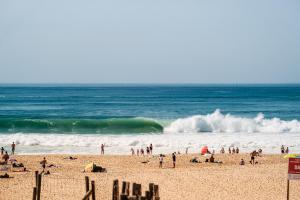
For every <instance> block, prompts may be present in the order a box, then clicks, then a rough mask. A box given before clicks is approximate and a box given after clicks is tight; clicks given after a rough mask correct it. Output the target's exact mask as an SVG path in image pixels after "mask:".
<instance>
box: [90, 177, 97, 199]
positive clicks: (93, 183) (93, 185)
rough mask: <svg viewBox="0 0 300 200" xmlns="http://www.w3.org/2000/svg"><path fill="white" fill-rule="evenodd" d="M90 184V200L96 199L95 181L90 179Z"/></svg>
mask: <svg viewBox="0 0 300 200" xmlns="http://www.w3.org/2000/svg"><path fill="white" fill-rule="evenodd" d="M91 184H92V200H96V193H95V181H91Z"/></svg>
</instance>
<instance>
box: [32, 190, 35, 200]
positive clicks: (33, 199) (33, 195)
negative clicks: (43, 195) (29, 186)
mask: <svg viewBox="0 0 300 200" xmlns="http://www.w3.org/2000/svg"><path fill="white" fill-rule="evenodd" d="M32 200H36V187H34V188H33V194H32Z"/></svg>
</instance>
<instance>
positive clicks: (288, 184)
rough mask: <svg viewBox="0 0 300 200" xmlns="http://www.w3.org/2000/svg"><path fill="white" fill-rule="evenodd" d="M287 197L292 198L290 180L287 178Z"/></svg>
mask: <svg viewBox="0 0 300 200" xmlns="http://www.w3.org/2000/svg"><path fill="white" fill-rule="evenodd" d="M286 199H287V200H289V199H290V180H289V179H287V193H286Z"/></svg>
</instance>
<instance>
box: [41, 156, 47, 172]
mask: <svg viewBox="0 0 300 200" xmlns="http://www.w3.org/2000/svg"><path fill="white" fill-rule="evenodd" d="M40 164H41V165H42V168H43V171H42V172H45V169H46V164H47V160H46V157H44V159H43V160H42V161H41V162H40Z"/></svg>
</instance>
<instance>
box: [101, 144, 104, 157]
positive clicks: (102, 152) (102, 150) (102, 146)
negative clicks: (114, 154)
mask: <svg viewBox="0 0 300 200" xmlns="http://www.w3.org/2000/svg"><path fill="white" fill-rule="evenodd" d="M101 155H104V144H101Z"/></svg>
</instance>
